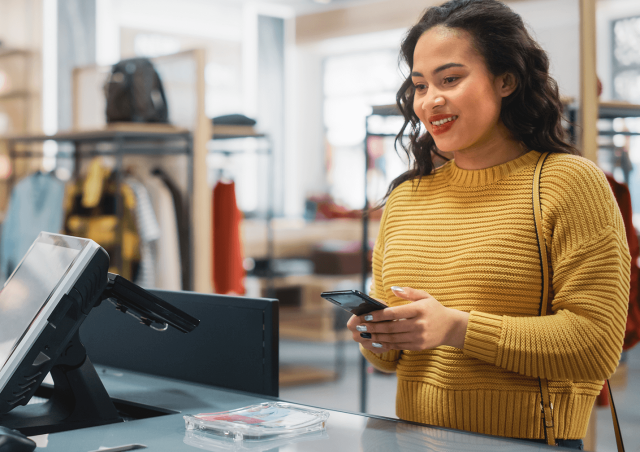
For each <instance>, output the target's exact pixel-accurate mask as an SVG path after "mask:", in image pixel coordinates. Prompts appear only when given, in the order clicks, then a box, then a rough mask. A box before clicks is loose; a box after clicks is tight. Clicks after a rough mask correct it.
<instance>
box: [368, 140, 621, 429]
mask: <svg viewBox="0 0 640 452" xmlns="http://www.w3.org/2000/svg"><path fill="white" fill-rule="evenodd" d="M539 156H540V153H538V152H535V151H531V152H529V153H527V154H526V155H524V156H522V157H520V158H518V159H516V160H513V161H511V162H507V163H505V164H502V165H498V166H495V167H492V168H487V169H483V170H462V169H460V168H458V167H457V166H456V164H455V162H453V161H452V162H449V163H447V164H445V165H444V166H443V167H441V168H439V169H438V170H436V171H435V173H434V175H432V176H429V177H425V178H423V180H422V181H421V182H420V184H419V185H418V183H417V181H416V182H411V181H409V182H405V183H403V184H402V185H400V186H399V187H398V188H396V189H395V190H394V191H393V193H392V194H391V196H390V198H389V201H388V203H387V207H386V208H385V212H384V215H383V218H382V224H381V228H380V233H379V236H378V240H377V242H376V246H375V249H374V253H373V287H372V296H374V297H376V298H378V299H381V300H383V301H385V302H386V303H388V304H389V305H390V306H398V305H401V304H406V303H407V301H405V300H402V299H400V298H398V297H396V296H395V295H394V294H393V292H392V291H391V286H408V287H414V288H416V289H421V290H425V291H427V292H428V293H430V294H431V295H433V296H434V297H435V298H436V299H437V300H438V301H440V303H442V304H443V305H444V306H447V307H450V308H455V309H459V310H462V311H466V312H470V313H471V316H470V319H469V325H468V329H467V334H466V337H465V344H464V349H463V350H460V349H457V348H453V347H447V346H442V347H438V348H435V349H432V350H423V351H418V352H415V351H402V352H400V351H390V352H387V353H384V354H374V353H371V352H369V351H367V350H364V349H361V350H362V352H363V354H364V355H365V357H366V358H367V359H368V360H369V361H370V362H371V363H372V364H373V365H374V366H376V367H377V368H379V369H381V370H384V371H387V372H390V371H396V372H397V374H398V393H397V400H396V412H397V415H398V417H400V418H401V419H405V420H410V421H416V422H421V423H426V424H433V425H439V426H443V427H450V428H455V429H463V430H470V431H474V432H479V433H485V434H491V435H500V436H508V437H515V438H538V439H539V438H544V433H543V431H542V425H541V411H540V387H539V384H538V377H539V376H543V377H546V378H548V379H549V392H550V396H551V403H552V404H553V406H554V410H553V420H554V424H555V425H554V430H555V435H556V438H562V439H578V438H583V437H584V436H585V433H586V429H587V423H588V420H589V415H590V413H591V409H592V406H593V403H594V401H595V398H596V396H597V395H598V394H599V392H600V389H601V388H602V385H603V380H604V379H606V378H608V377H609V376H610V375H611V374H612V373H613V371H614V370H615V369H616V366H617V364H618V361H619V358H620V352H621V350H622V341H623V337H624V330H625V324H626V316H627V303H628V297H629V277H630V276H629V265H630V256H629V251H628V248H627V240H626V235H625V229H624V224H623V221H622V217H621V215H620V212H619V210H618V206H617V204H616V201H615V199H614V197H613V194H612V193H611V189H610V188H609V184H608V183H607V180H606V178H605V176H604V174H603V173H602V172H601V171H600V170H599V169H598V168H597V167H596V166H595V165H594V164H593V163H591V162H589V161H588V160H586V159H584V158H581V157H577V156H571V155H565V154H551V155H550V156H549V158H548V159H547V161H546V163H545V165H544V168H543V171H542V176H541V183H540V188H541V199H542V217H543V226H544V235H545V241H546V244H547V249H548V252H549V261H550V262H549V263H550V267H551V274H550V277H551V279H552V281H551V291H552V293H551V294H550V297H549V299H550V300H553V301H552V305H551V312H550V314H551V315H548V316H545V317H539V314H538V309H539V307H540V295H541V288H542V284H541V278H542V272H541V269H540V260H539V254H538V246H537V239H536V231H535V228H534V220H533V207H532V195H531V193H532V181H533V172H534V169H535V164H536V162H537V160H538V157H539Z"/></svg>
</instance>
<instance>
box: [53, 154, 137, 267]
mask: <svg viewBox="0 0 640 452" xmlns="http://www.w3.org/2000/svg"><path fill="white" fill-rule="evenodd" d="M111 176H112V174H111V171H109V170H108V169H107V168H103V167H102V166H101V164H100V161H99V160H98V159H95V160H94V161H93V162H91V166H90V168H89V172H88V173H87V177H86V179H85V180H84V181H82V180H79V181H76V182H74V183H72V184H69V186H68V187H67V190H66V193H65V212H66V219H65V223H64V227H65V233H66V234H68V235H73V236H76V237H85V238H89V239H92V240H93V241H95V242H96V243H98V244H99V245H100V246H102V247H103V248H104V249H105V250H106V251H107V253H109V256H110V258H111V265H110V267H109V271H110V272H111V273H117V274H119V275H121V276H123V277H124V278H127V279H129V280H133V279H134V278H135V275H136V273H137V270H138V266H139V264H140V259H141V256H140V237H139V235H138V231H137V228H136V222H135V208H136V197H135V194H134V193H133V190H132V189H131V188H130V187H129V186H128V185H125V184H122V185H121V187H120V192H121V195H122V198H121V199H122V201H123V207H124V209H123V212H124V215H123V218H122V219H120V221H118V218H117V216H116V215H115V194H116V182H115V180H113V179H114V178H113V177H111ZM120 225H121V226H122V244H119V242H118V227H119V226H120ZM117 252H120V253H121V259H120V261H121V262H120V266H119V267H118V266H116V265H117V264H118V262H116V260H115V259H114V256H115V254H116V253H117Z"/></svg>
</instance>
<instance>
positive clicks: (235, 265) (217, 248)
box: [212, 182, 245, 295]
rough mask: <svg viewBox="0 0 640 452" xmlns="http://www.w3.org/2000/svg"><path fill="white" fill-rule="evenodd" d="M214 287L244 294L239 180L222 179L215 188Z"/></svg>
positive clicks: (219, 290)
mask: <svg viewBox="0 0 640 452" xmlns="http://www.w3.org/2000/svg"><path fill="white" fill-rule="evenodd" d="M212 212H213V221H212V224H213V240H212V243H213V287H214V290H215V292H216V293H220V294H227V293H235V294H238V295H242V294H244V281H243V279H244V276H245V271H244V267H243V266H242V244H241V240H240V220H241V213H240V210H239V209H238V206H237V204H236V189H235V184H234V183H233V182H231V183H224V182H218V183H217V184H216V186H215V187H214V189H213V209H212Z"/></svg>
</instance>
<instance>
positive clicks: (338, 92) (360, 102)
mask: <svg viewBox="0 0 640 452" xmlns="http://www.w3.org/2000/svg"><path fill="white" fill-rule="evenodd" d="M402 81H403V76H402V74H401V73H400V70H399V68H398V51H397V50H379V51H367V52H360V53H353V54H347V55H339V56H331V57H327V58H326V60H325V64H324V125H325V131H326V140H327V165H328V168H327V169H328V171H327V173H328V177H329V186H330V187H331V188H330V194H331V195H332V197H333V198H334V199H335V200H336V201H337V202H339V203H341V204H343V205H345V206H346V207H349V208H351V209H361V208H362V207H363V205H364V177H365V176H364V161H365V156H364V139H365V134H366V123H365V121H366V118H367V116H368V115H370V114H371V111H372V110H371V107H372V106H374V105H388V104H395V102H396V91H397V90H398V88H399V87H400V85H401V84H402ZM401 125H402V121H400V124H399V125H398V126H397V128H396V129H395V132H397V131H399V130H400V126H401ZM384 141H385V143H384V146H383V147H384V149H381V150H380V152H383V153H384V154H385V157H387V154H393V155H389V156H388V158H385V159H383V160H386V165H385V166H386V167H387V168H386V169H381V170H382V172H381V174H383V176H384V177H383V179H384V180H382V181H378V182H377V183H376V184H374V185H384V186H385V188H386V186H388V182H390V181H391V179H393V178H395V176H397V175H398V174H399V173H400V172H402V171H404V170H406V167H404V166H403V165H400V169H399V170H397V169H396V165H393V162H394V161H395V160H399V158H398V157H397V156H396V155H395V151H394V150H393V145H392V141H393V140H384ZM390 163H391V165H390ZM396 173H397V174H396ZM370 182H372V181H370ZM378 191H379V190H378ZM385 191H386V190H385ZM382 194H384V193H382ZM370 195H371V194H370ZM378 195H379V193H377V192H376V197H378ZM370 197H371V196H370Z"/></svg>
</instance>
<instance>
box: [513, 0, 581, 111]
mask: <svg viewBox="0 0 640 452" xmlns="http://www.w3.org/2000/svg"><path fill="white" fill-rule="evenodd" d="M509 6H510V7H511V8H512V9H513V10H514V11H515V12H517V13H518V14H520V16H521V17H522V19H523V20H524V22H525V23H526V24H527V25H528V26H529V28H530V31H531V32H532V34H533V37H534V39H536V40H537V41H538V43H539V44H540V45H541V46H542V48H543V49H545V50H546V51H547V53H548V55H549V59H550V62H551V67H550V73H551V76H552V77H554V78H555V79H556V81H557V82H558V86H559V88H560V95H562V96H570V97H574V98H576V99H577V98H578V97H579V95H580V28H579V27H580V5H579V2H578V0H541V1H522V2H520V1H518V2H512V3H509Z"/></svg>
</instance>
